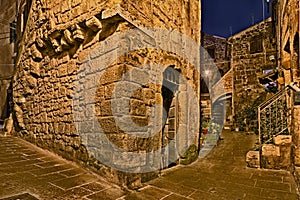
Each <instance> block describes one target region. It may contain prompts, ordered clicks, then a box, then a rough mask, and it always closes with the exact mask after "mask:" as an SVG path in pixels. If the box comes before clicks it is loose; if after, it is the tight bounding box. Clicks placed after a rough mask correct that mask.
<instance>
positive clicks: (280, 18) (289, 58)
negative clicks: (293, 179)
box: [273, 0, 300, 166]
mask: <svg viewBox="0 0 300 200" xmlns="http://www.w3.org/2000/svg"><path fill="white" fill-rule="evenodd" d="M299 5H300V3H299V0H290V1H277V0H276V1H274V2H273V20H274V24H275V30H276V38H277V46H278V50H279V51H278V57H279V58H280V60H279V62H278V67H279V69H280V70H281V72H282V73H283V76H282V78H283V80H284V81H283V84H284V85H289V84H291V83H293V82H296V83H297V84H296V85H297V86H298V87H299V81H300V61H299V22H300V18H299ZM288 99H289V101H288V107H289V108H290V109H291V110H292V115H291V117H290V119H289V124H290V127H291V128H290V133H291V134H292V136H293V140H292V141H293V145H295V146H294V147H295V148H294V151H293V152H294V153H293V154H292V160H293V161H294V164H295V165H296V166H300V162H299V157H300V150H299V144H300V140H299V138H300V137H299V135H300V124H299V121H300V118H299V114H300V107H299V105H295V106H294V93H293V92H292V93H291V94H290V96H289V97H288Z"/></svg>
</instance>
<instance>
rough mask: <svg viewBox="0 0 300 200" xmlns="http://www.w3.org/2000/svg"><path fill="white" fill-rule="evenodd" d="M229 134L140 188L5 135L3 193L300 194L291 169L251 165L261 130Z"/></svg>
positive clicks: (0, 169) (289, 199) (129, 198)
mask: <svg viewBox="0 0 300 200" xmlns="http://www.w3.org/2000/svg"><path fill="white" fill-rule="evenodd" d="M223 137H224V140H221V141H219V144H218V146H217V147H216V148H214V149H213V150H212V152H211V153H210V154H209V155H208V156H207V157H206V158H204V159H199V160H198V161H197V162H195V163H194V164H191V165H189V166H179V167H175V168H171V169H168V170H166V171H164V172H163V174H162V176H161V177H159V178H157V179H154V180H152V181H149V182H147V183H146V184H145V186H144V187H143V188H141V189H139V190H138V191H131V192H128V191H122V190H121V189H120V188H119V187H117V186H115V185H112V184H110V183H108V182H107V181H105V180H104V179H102V178H101V177H99V176H97V175H95V174H93V173H91V172H89V171H86V170H84V169H82V168H80V167H78V166H76V165H74V164H73V163H71V162H69V161H65V160H63V159H61V158H60V157H58V156H55V155H53V154H52V153H49V152H48V151H45V150H42V149H40V148H37V147H35V146H33V145H32V144H30V143H27V142H24V141H23V140H21V139H18V138H14V137H3V136H1V137H0V145H1V146H0V150H1V151H0V152H1V153H0V154H1V157H0V160H1V164H0V176H1V183H0V186H1V187H0V198H1V199H5V200H8V199H9V200H12V199H86V200H87V199H105V200H106V199H126V200H134V199H144V200H151V199H153V200H156V199H157V200H158V199H164V200H166V199H172V200H175V199H199V200H206V199H207V200H211V199H224V200H229V199H230V200H232V199H243V200H249V199H253V200H254V199H255V200H257V199H259V200H262V199H280V200H284V199H286V200H294V199H295V200H296V199H298V196H297V189H296V184H295V181H294V178H293V176H292V175H291V174H290V173H289V172H287V171H276V170H261V169H250V168H247V167H246V163H245V155H246V153H247V151H248V150H250V149H251V148H252V147H253V146H254V143H255V140H256V135H253V134H246V133H242V132H228V131H227V132H226V131H225V132H224V133H223ZM18 195H21V196H18Z"/></svg>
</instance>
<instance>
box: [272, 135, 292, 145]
mask: <svg viewBox="0 0 300 200" xmlns="http://www.w3.org/2000/svg"><path fill="white" fill-rule="evenodd" d="M291 143H292V136H291V135H278V136H276V137H275V138H274V144H275V145H286V144H291Z"/></svg>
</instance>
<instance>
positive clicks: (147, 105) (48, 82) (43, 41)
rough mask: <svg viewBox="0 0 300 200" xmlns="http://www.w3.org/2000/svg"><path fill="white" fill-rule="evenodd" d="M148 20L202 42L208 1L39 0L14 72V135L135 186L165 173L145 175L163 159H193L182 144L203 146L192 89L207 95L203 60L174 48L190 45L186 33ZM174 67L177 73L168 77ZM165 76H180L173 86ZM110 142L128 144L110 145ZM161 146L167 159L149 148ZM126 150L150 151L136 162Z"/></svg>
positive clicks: (165, 163)
mask: <svg viewBox="0 0 300 200" xmlns="http://www.w3.org/2000/svg"><path fill="white" fill-rule="evenodd" d="M174 4H175V5H174ZM144 27H151V28H164V29H169V30H174V31H178V32H179V33H181V34H185V35H187V36H188V37H190V38H192V39H193V40H194V41H195V44H198V45H199V44H200V2H199V1H197V0H191V1H185V2H182V1H175V2H174V1H163V2H162V1H142V2H135V1H121V0H110V1H105V2H104V1H100V0H98V1H97V0H86V1H80V0H72V1H59V2H55V1H49V0H41V1H39V0H36V1H33V2H32V7H31V12H30V14H29V18H28V22H27V26H26V28H25V30H24V36H23V38H22V41H21V42H20V52H19V57H18V61H17V73H16V74H15V76H14V84H13V90H14V96H13V98H14V103H15V104H14V117H15V118H14V119H15V133H16V134H18V135H20V136H21V137H24V138H25V139H28V140H30V141H32V142H34V143H36V144H37V145H38V146H41V147H43V148H47V149H50V150H52V151H54V152H56V153H59V154H60V155H62V156H64V157H66V158H68V159H72V160H76V161H80V162H82V163H84V164H87V165H90V166H92V167H94V169H96V171H97V172H98V173H100V174H101V175H104V176H106V177H108V178H109V179H110V180H111V181H113V182H116V183H118V184H121V185H124V186H129V187H135V186H138V185H140V184H141V182H143V181H145V180H147V179H149V178H150V177H152V176H153V175H155V174H157V172H158V169H156V168H155V167H153V170H152V171H154V172H152V171H151V170H149V169H147V170H145V171H148V172H149V173H145V174H141V172H142V171H143V170H142V169H143V168H146V167H149V166H151V165H155V163H156V162H158V163H160V167H161V168H165V167H168V164H170V162H169V161H171V160H173V161H172V162H175V163H178V162H181V161H182V162H185V161H186V160H190V158H188V156H187V155H186V154H184V152H178V148H179V146H181V148H182V147H186V148H183V149H187V148H188V150H191V149H195V148H194V147H196V151H197V146H198V138H197V135H193V134H191V132H197V131H198V129H199V105H198V104H197V103H195V102H194V101H193V98H190V97H189V95H188V92H189V88H190V89H191V90H192V92H193V94H194V96H195V98H196V99H197V101H196V102H199V95H200V91H199V88H200V87H199V85H200V84H199V79H200V76H199V71H198V69H197V68H196V66H194V65H193V64H197V63H196V62H197V60H193V61H195V62H193V63H189V62H188V61H189V60H186V58H183V57H180V56H178V55H176V54H175V53H176V52H174V53H172V52H170V51H169V52H168V51H167V50H168V49H171V48H172V47H170V45H174V44H178V46H177V47H178V48H179V49H180V50H182V51H187V50H189V48H190V46H185V45H186V44H187V43H184V37H178V35H176V34H174V35H172V34H170V35H159V33H160V32H159V31H156V32H153V31H152V32H151V31H147V29H144ZM132 30H134V32H130V31H132ZM126 33H128V35H126ZM131 33H132V34H131ZM155 33H157V35H155ZM175 36H176V37H175ZM169 41H172V42H169ZM162 46H166V48H165V49H164V48H162ZM119 47H121V48H123V52H122V51H121V52H120V51H119V49H118V48H119ZM143 47H147V48H143ZM126 48H127V49H128V50H131V52H126V50H124V49H126ZM155 49H158V50H155ZM173 49H174V48H173ZM196 52H197V51H196ZM122 53H124V54H122ZM111 59H112V60H111ZM101 66H102V67H101ZM168 70H169V71H171V72H172V73H173V74H172V77H168V76H167V75H166V77H165V76H164V75H165V73H164V72H166V74H168V73H167V72H168ZM174 71H176V72H177V74H180V75H176V73H175V72H174ZM99 75H100V76H99ZM177 76H178V77H177ZM176 77H177V78H176ZM144 81H146V83H148V82H147V81H150V83H152V84H141V83H144ZM151 81H152V82H151ZM164 81H169V82H170V81H171V82H172V84H171V87H172V89H173V90H171V93H170V89H169V90H167V89H165V88H164V87H163V86H162V85H163V84H164ZM132 88H136V89H135V90H133V91H132V90H131V89H132ZM116 90H117V92H115V91H116ZM156 104H158V105H159V104H160V105H163V106H164V108H165V109H166V110H167V112H168V115H167V119H163V117H162V113H163V110H162V109H160V110H153V109H152V107H153V105H156ZM120 105H122V106H124V107H126V106H127V108H123V107H122V106H120ZM197 105H198V106H197ZM74 112H75V114H74ZM78 113H79V114H78ZM74 115H75V116H74ZM74 117H75V119H74ZM154 118H157V119H156V120H159V119H161V122H164V123H165V125H164V127H163V129H162V130H158V133H157V134H154V135H152V133H153V132H154V130H157V129H158V128H157V127H159V126H158V125H156V124H155V123H154V122H151V119H154ZM129 122H130V123H132V124H133V125H134V126H131V125H132V124H128V123H129ZM95 124H98V125H100V127H101V131H102V132H101V134H102V136H101V134H100V133H99V134H98V132H95V126H96V125H95ZM156 126H157V127H156ZM103 134H104V135H105V137H106V138H107V141H104V140H102V138H101V137H103ZM139 135H141V136H139ZM145 135H147V136H148V137H145ZM149 136H152V137H149ZM175 138H176V139H175ZM176 141H177V143H176ZM110 143H113V145H114V146H116V147H117V148H118V149H121V150H120V152H112V151H110V150H111V149H110V148H106V147H107V146H109V145H110ZM163 147H166V148H163ZM162 149H164V152H162V153H161V154H163V156H162V158H160V157H155V156H152V157H151V156H148V155H149V154H147V153H149V152H153V151H162ZM123 151H125V152H133V153H137V154H141V155H142V156H140V157H139V158H138V159H139V160H135V158H133V157H130V156H129V157H126V155H125V154H122V152H123ZM194 153H195V152H193V153H191V155H193V154H194ZM98 154H101V155H98ZM178 154H179V156H180V155H181V154H182V155H183V156H182V158H181V159H178V158H177V157H178ZM103 155H104V156H103ZM143 155H144V156H143ZM192 157H193V156H192ZM158 158H159V159H162V160H157V159H158ZM124 159H125V160H126V162H122V161H124ZM106 161H107V163H109V164H112V165H113V167H112V166H110V165H109V164H107V163H106ZM136 163H138V164H139V163H143V164H142V165H138V166H134V164H136ZM131 168H132V169H131ZM118 169H120V170H118ZM124 169H127V170H128V171H129V172H132V173H128V172H121V171H124ZM135 172H136V173H135Z"/></svg>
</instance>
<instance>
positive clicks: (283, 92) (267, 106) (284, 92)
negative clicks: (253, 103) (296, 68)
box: [258, 86, 291, 145]
mask: <svg viewBox="0 0 300 200" xmlns="http://www.w3.org/2000/svg"><path fill="white" fill-rule="evenodd" d="M290 89H291V88H290V87H289V86H286V87H285V88H283V89H282V90H280V91H279V92H277V93H276V94H275V95H273V96H272V97H271V98H269V99H268V100H266V101H265V102H263V103H262V104H260V105H259V106H258V131H259V143H260V145H262V144H266V143H268V142H270V141H271V140H272V139H273V137H274V136H277V135H279V134H281V133H283V132H285V131H287V130H288V127H289V124H288V121H287V116H282V114H280V113H284V112H280V108H279V107H277V106H276V104H277V102H279V101H280V100H281V99H282V100H283V101H286V99H284V97H285V95H287V92H288V91H289V90H290ZM274 104H275V106H276V117H277V114H278V113H279V115H281V116H280V117H279V119H280V120H278V119H276V123H280V124H282V123H284V122H286V123H287V124H286V125H283V126H280V128H281V129H280V130H278V131H276V132H275V131H274V127H273V128H272V127H271V128H270V127H268V128H267V129H268V134H267V135H270V138H269V137H267V139H266V141H262V139H263V138H264V137H263V135H264V133H262V119H261V117H262V116H261V115H262V113H264V112H267V110H266V109H270V110H269V112H270V115H272V113H271V112H272V110H271V106H274ZM278 111H279V112H278ZM269 117H271V116H269ZM276 117H275V118H276ZM282 117H283V118H282ZM269 120H271V121H272V118H269ZM269 128H270V129H269ZM275 130H276V129H275Z"/></svg>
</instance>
